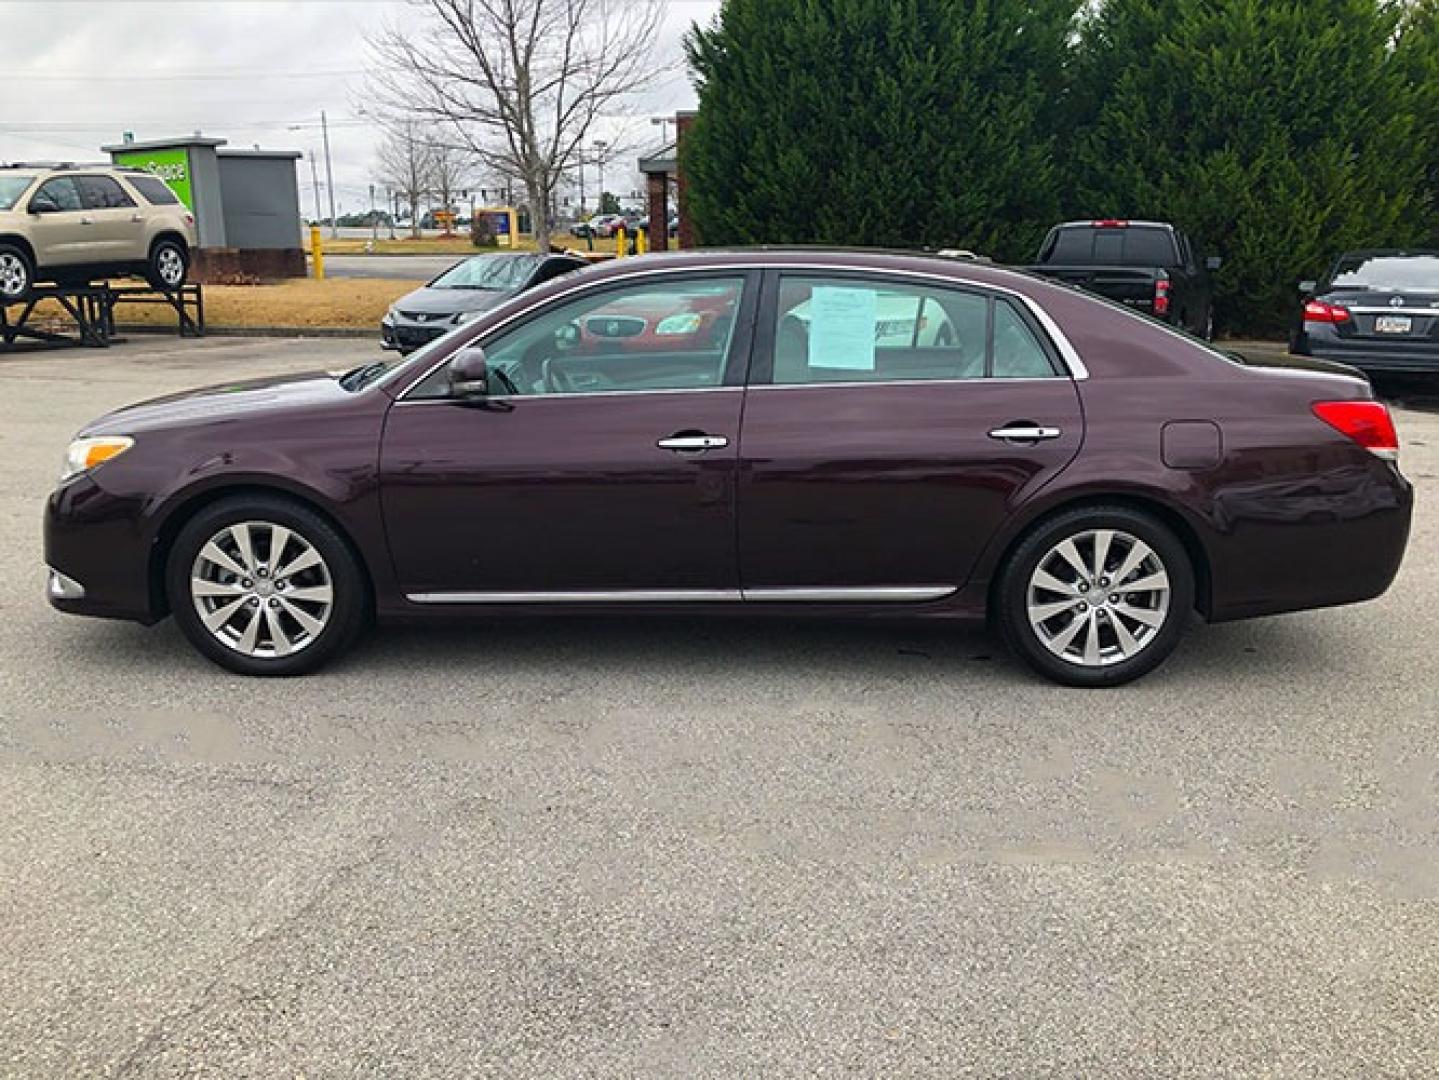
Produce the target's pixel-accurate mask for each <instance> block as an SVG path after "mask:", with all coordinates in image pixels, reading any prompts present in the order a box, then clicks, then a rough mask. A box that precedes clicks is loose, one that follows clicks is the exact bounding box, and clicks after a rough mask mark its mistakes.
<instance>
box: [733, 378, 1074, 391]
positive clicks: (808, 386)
mask: <svg viewBox="0 0 1439 1080" xmlns="http://www.w3.org/2000/svg"><path fill="white" fill-rule="evenodd" d="M1063 378H1064V376H1063V375H1058V374H1055V375H1035V376H1020V375H998V376H994V377H992V378H988V379H986V378H985V377H984V376H983V375H977V376H975V377H974V378H972V379H862V380H855V381H848V380H846V381H839V380H835V381H834V382H810V383H756V384H755V385H753V386H750V387H748V389H749V390H751V391H757V390H823V389H824V388H825V387H827V386H832V387H834V388H836V389H846V388H848V389H852V388H854V387H856V386H945V385H958V384H961V383H962V384H965V385H969V386H973V385H975V384H979V385H983V386H990V385H992V384H994V383H1055V382H1059V381H1060V380H1062V379H1063Z"/></svg>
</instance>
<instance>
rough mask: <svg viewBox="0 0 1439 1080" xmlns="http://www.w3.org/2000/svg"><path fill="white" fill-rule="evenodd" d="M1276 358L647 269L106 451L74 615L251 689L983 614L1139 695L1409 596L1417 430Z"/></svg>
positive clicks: (67, 480) (934, 285)
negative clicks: (357, 658) (660, 637)
mask: <svg viewBox="0 0 1439 1080" xmlns="http://www.w3.org/2000/svg"><path fill="white" fill-rule="evenodd" d="M901 324H903V325H901ZM941 330H943V331H944V332H943V333H941V332H940V331H941ZM1283 362H1284V363H1286V364H1289V365H1290V366H1284V367H1264V366H1256V365H1254V364H1252V363H1245V362H1241V361H1239V360H1238V359H1236V358H1235V357H1232V356H1229V355H1226V354H1224V353H1221V352H1218V351H1216V350H1215V349H1214V348H1212V347H1210V346H1209V345H1207V344H1205V343H1204V342H1201V341H1198V340H1196V339H1194V338H1190V337H1188V336H1186V335H1183V334H1181V333H1179V332H1176V331H1174V330H1172V329H1170V328H1168V327H1165V326H1163V325H1161V324H1159V323H1156V322H1154V321H1152V320H1150V319H1148V318H1146V317H1144V316H1142V315H1138V314H1135V313H1134V312H1131V311H1128V310H1126V309H1125V308H1123V307H1121V306H1118V305H1114V304H1111V303H1109V302H1107V301H1104V300H1100V299H1098V298H1096V297H1093V296H1090V295H1087V294H1084V293H1081V292H1078V291H1076V290H1072V289H1070V288H1068V287H1066V286H1062V285H1058V284H1055V283H1051V282H1047V281H1044V280H1041V279H1039V278H1035V277H1030V276H1028V275H1025V274H1022V273H1019V272H1015V271H1012V270H1005V269H1001V268H999V267H994V266H988V265H982V264H976V263H974V262H970V261H957V260H951V259H946V258H942V257H938V256H927V255H909V254H897V253H896V254H886V253H876V252H848V251H828V252H826V251H815V250H804V251H783V250H751V251H733V252H719V251H711V252H690V253H678V254H661V255H651V256H648V257H645V258H640V259H626V260H623V261H620V262H616V263H612V264H608V265H605V266H602V267H594V268H590V269H587V270H584V271H581V272H579V273H576V274H571V275H567V276H565V277H562V278H559V279H558V280H556V281H553V282H550V283H549V284H547V285H543V286H541V287H539V288H538V289H535V290H533V291H531V292H527V293H524V294H522V295H520V296H518V297H515V298H513V299H511V300H510V301H508V302H506V303H504V304H502V305H501V306H499V307H497V308H495V309H493V310H490V311H486V312H484V313H483V314H482V315H480V316H479V317H477V318H475V319H474V320H472V321H471V322H469V323H467V324H465V326H464V327H462V328H460V329H457V330H455V331H454V332H453V333H451V334H449V335H447V336H446V337H444V338H441V339H439V340H437V341H435V342H434V343H432V344H431V345H429V346H427V347H426V348H424V349H421V350H420V351H418V352H417V353H415V354H414V355H413V356H411V357H409V358H408V359H406V360H403V361H401V360H394V361H390V362H383V363H377V364H370V365H366V366H363V367H358V368H356V369H354V370H353V371H350V372H349V373H348V374H346V375H344V376H341V377H338V378H336V377H332V376H330V375H326V374H323V373H319V372H317V373H315V374H312V375H308V376H296V377H289V378H283V379H272V380H264V381H257V382H245V383H238V384H230V385H225V386H220V387H215V388H211V389H208V390H199V391H194V392H192V393H187V394H180V395H176V396H174V397H169V398H162V399H160V400H157V401H151V402H148V403H145V404H140V405H134V406H131V407H129V408H124V409H120V410H119V411H117V412H114V413H111V414H110V415H108V416H104V417H102V418H100V419H99V420H96V421H94V422H93V423H91V424H89V425H88V426H87V427H85V428H84V429H83V430H82V431H81V432H79V434H78V436H77V437H76V439H75V441H74V442H73V443H72V444H71V446H70V448H69V452H68V453H67V455H66V458H65V467H64V474H63V477H62V479H61V481H60V484H59V487H58V488H57V489H56V491H55V492H54V493H53V494H52V495H51V497H50V500H49V504H48V509H47V516H46V528H45V557H46V560H47V562H48V564H49V586H48V588H49V596H50V599H51V602H52V603H53V604H54V606H55V607H57V608H59V609H60V610H62V611H67V612H74V613H77V614H84V615H100V616H108V617H114V618H123V619H132V620H135V621H137V622H141V623H147V624H148V623H154V622H155V621H157V620H159V619H162V618H164V617H165V616H166V615H173V616H174V617H175V618H176V620H177V621H178V622H179V624H180V626H181V628H182V630H183V631H184V633H185V634H186V636H187V637H188V638H189V639H190V641H191V642H193V643H194V645H195V647H196V648H197V649H199V651H200V652H202V653H203V654H205V655H206V656H208V657H209V658H210V659H212V660H214V661H215V662H217V663H219V664H221V665H222V666H224V667H226V668H229V669H231V670H233V671H237V672H243V673H247V674H255V675H292V674H297V673H301V672H307V671H311V670H313V669H315V668H318V667H320V666H321V665H322V664H324V663H325V662H326V661H329V660H332V659H333V658H335V657H336V656H338V655H339V654H340V653H342V652H343V651H344V650H345V649H346V648H347V647H348V646H350V645H351V644H352V643H353V642H354V641H355V639H356V638H357V636H358V635H359V634H360V633H361V631H362V630H363V628H364V627H365V626H366V625H367V624H368V623H369V622H370V621H371V619H372V618H379V619H381V620H400V619H422V618H430V619H440V618H447V617H450V618H452V617H459V616H466V615H473V614H474V613H476V612H483V613H485V614H487V615H496V614H533V613H535V612H546V613H552V614H556V615H558V614H573V613H580V612H583V613H595V612H601V613H607V614H618V613H621V612H625V613H629V612H643V613H647V614H654V613H668V614H674V615H680V616H684V617H698V616H707V615H716V614H733V613H745V614H754V613H764V614H770V615H777V616H789V617H793V616H799V615H807V616H808V615H832V616H845V617H861V616H864V617H870V616H872V617H892V618H895V617H905V618H916V617H918V618H933V619H951V620H979V619H985V618H988V619H989V620H990V621H991V622H992V623H993V624H994V625H995V626H996V627H997V628H998V630H999V631H1000V632H1001V633H1002V635H1003V636H1004V638H1005V640H1006V641H1008V643H1009V644H1010V646H1011V647H1012V649H1013V651H1014V652H1015V653H1016V654H1017V655H1018V656H1020V657H1021V658H1023V659H1024V660H1025V661H1026V662H1027V663H1028V664H1029V665H1031V666H1032V667H1033V668H1034V669H1036V670H1037V671H1039V672H1041V673H1043V674H1044V675H1046V676H1048V677H1050V678H1052V679H1055V680H1058V681H1060V682H1062V683H1068V684H1072V685H1077V686H1112V685H1116V684H1119V683H1123V682H1126V681H1128V680H1131V679H1134V678H1136V677H1138V676H1140V675H1142V674H1144V673H1146V672H1148V671H1150V670H1151V669H1153V668H1154V667H1155V666H1156V665H1158V664H1159V663H1160V662H1161V661H1162V660H1163V659H1164V658H1165V657H1166V656H1167V655H1169V653H1170V652H1171V651H1172V650H1173V649H1174V647H1175V645H1176V643H1177V642H1178V640H1179V638H1180V636H1181V634H1182V633H1183V631H1184V630H1185V628H1186V626H1187V625H1188V624H1189V623H1190V622H1191V621H1192V616H1193V615H1194V614H1195V613H1198V615H1199V616H1200V617H1201V618H1202V619H1204V620H1208V621H1210V622H1221V621H1225V620H1230V619H1240V618H1246V617H1250V616H1256V615H1269V614H1273V613H1276V612H1285V611H1295V610H1298V609H1302V608H1314V607H1321V606H1327V605H1336V604H1348V603H1352V602H1355V601H1361V600H1367V599H1370V598H1372V597H1375V596H1378V595H1379V594H1380V593H1382V592H1384V590H1385V589H1386V588H1387V587H1388V586H1389V584H1390V582H1391V581H1392V580H1393V578H1394V575H1395V573H1396V572H1397V570H1398V568H1399V564H1400V560H1401V558H1402V556H1403V553H1404V547H1405V543H1406V540H1407V537H1408V532H1409V520H1410V512H1411V504H1412V497H1413V496H1412V491H1411V488H1410V485H1409V484H1408V482H1406V480H1405V479H1404V477H1403V476H1402V475H1401V474H1400V472H1399V468H1398V464H1397V458H1398V452H1399V446H1398V440H1397V437H1396V434H1395V430H1394V425H1393V423H1392V421H1391V419H1390V416H1389V413H1388V411H1387V410H1386V409H1385V407H1384V406H1383V405H1382V404H1380V403H1378V402H1376V401H1374V400H1373V398H1372V396H1371V393H1370V388H1369V384H1368V383H1367V382H1366V381H1365V379H1364V378H1363V377H1362V376H1360V375H1358V374H1357V373H1356V372H1354V371H1353V370H1352V369H1349V368H1345V367H1342V366H1339V365H1326V364H1322V363H1316V362H1310V363H1309V364H1307V366H1303V367H1298V366H1292V365H1293V364H1294V363H1303V362H1302V361H1293V360H1292V358H1291V359H1290V360H1288V361H1283Z"/></svg>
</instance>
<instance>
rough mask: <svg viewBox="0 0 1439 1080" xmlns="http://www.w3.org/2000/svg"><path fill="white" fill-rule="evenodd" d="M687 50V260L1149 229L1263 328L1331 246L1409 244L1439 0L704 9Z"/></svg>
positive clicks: (743, 0)
mask: <svg viewBox="0 0 1439 1080" xmlns="http://www.w3.org/2000/svg"><path fill="white" fill-rule="evenodd" d="M686 51H687V54H688V58H689V62H690V66H691V68H692V71H693V73H694V77H695V81H696V85H697V87H698V90H699V97H700V107H699V114H698V116H697V117H696V120H695V123H694V127H693V128H692V130H691V132H690V134H689V135H688V136H687V137H686V139H685V140H684V144H683V147H682V157H683V167H684V168H685V169H686V171H687V174H688V177H689V182H690V188H689V190H690V203H689V210H690V213H691V215H692V218H693V221H694V223H695V225H696V228H697V231H698V233H699V236H700V238H701V240H702V242H703V243H706V244H711V245H715V244H758V243H819V244H857V245H875V246H897V247H917V246H932V247H964V248H971V249H973V250H976V251H981V252H984V253H986V254H990V255H993V256H994V257H996V258H997V259H1000V260H1003V261H1006V262H1018V263H1024V262H1028V261H1032V260H1033V258H1034V254H1035V251H1036V250H1037V248H1038V244H1039V240H1040V239H1041V237H1042V236H1043V234H1044V232H1045V231H1046V230H1047V229H1048V227H1049V226H1050V225H1052V224H1053V223H1054V222H1056V221H1058V220H1060V219H1062V218H1068V217H1074V218H1089V217H1130V218H1156V219H1160V220H1166V221H1173V222H1174V223H1176V224H1177V225H1179V226H1181V227H1182V228H1184V229H1186V230H1187V231H1189V232H1190V234H1191V235H1192V236H1194V238H1195V240H1196V243H1197V245H1198V246H1199V247H1200V248H1201V250H1202V251H1203V252H1204V253H1206V254H1219V255H1222V256H1223V257H1224V260H1225V263H1224V268H1223V269H1222V270H1221V271H1220V273H1219V275H1218V281H1217V285H1216V288H1217V314H1218V318H1219V322H1220V324H1221V328H1223V329H1227V330H1229V331H1231V332H1236V333H1256V332H1262V333H1275V332H1278V331H1280V330H1282V329H1283V327H1284V324H1285V321H1286V320H1287V318H1288V317H1289V316H1290V314H1291V312H1292V309H1293V304H1294V301H1295V299H1296V294H1295V291H1294V288H1295V283H1296V282H1297V281H1298V280H1299V279H1300V278H1302V277H1313V276H1316V275H1317V274H1318V273H1319V272H1321V271H1322V270H1323V269H1324V267H1325V266H1326V265H1327V264H1328V262H1329V261H1330V260H1331V258H1332V257H1333V255H1334V254H1336V253H1337V252H1338V251H1339V250H1341V249H1344V248H1354V247H1368V246H1375V247H1377V246H1391V245H1393V246H1415V245H1419V244H1422V243H1425V242H1427V241H1429V240H1430V239H1431V237H1432V233H1433V226H1434V222H1435V213H1434V207H1435V200H1434V197H1433V194H1434V191H1435V185H1436V183H1439V0H1419V3H1417V4H1399V3H1390V2H1386V0H1103V2H1102V3H1100V4H1098V5H1093V4H1082V5H1081V3H1079V2H1078V0H726V2H725V4H724V6H723V8H722V9H721V11H720V13H719V14H718V15H717V16H716V18H715V20H714V22H713V23H711V24H710V25H709V26H708V27H706V28H697V29H695V30H694V31H692V32H691V34H690V35H689V37H688V38H687V41H686Z"/></svg>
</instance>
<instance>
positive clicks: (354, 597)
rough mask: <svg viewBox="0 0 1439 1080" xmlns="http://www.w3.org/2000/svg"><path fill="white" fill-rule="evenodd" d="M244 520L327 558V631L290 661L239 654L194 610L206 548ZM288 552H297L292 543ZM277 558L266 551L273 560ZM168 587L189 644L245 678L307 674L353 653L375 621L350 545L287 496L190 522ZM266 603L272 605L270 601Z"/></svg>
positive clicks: (254, 498)
mask: <svg viewBox="0 0 1439 1080" xmlns="http://www.w3.org/2000/svg"><path fill="white" fill-rule="evenodd" d="M245 522H264V523H273V524H275V525H279V526H283V527H284V528H285V529H288V530H290V532H292V533H293V534H295V536H297V537H298V538H299V540H300V541H302V542H303V543H306V544H308V545H310V546H311V547H312V548H314V549H315V551H317V552H318V553H319V555H320V556H321V558H322V559H323V566H324V569H325V571H326V572H327V575H328V584H329V587H330V589H331V592H332V600H331V607H330V609H329V611H328V618H327V621H326V622H325V624H324V627H323V629H322V630H320V631H319V632H318V633H317V634H314V635H313V636H311V637H309V639H308V640H307V641H306V642H305V643H304V644H303V645H302V646H300V647H299V648H298V649H296V651H294V652H291V653H289V655H285V656H263V655H247V654H246V653H244V652H240V651H237V648H235V647H232V646H231V645H227V644H226V643H225V642H224V641H221V640H220V639H219V638H218V637H217V636H216V634H215V633H212V632H211V631H210V630H209V629H208V628H207V627H206V626H205V624H204V622H203V621H202V619H201V615H200V612H199V611H197V610H196V599H195V597H194V596H193V595H192V591H191V578H192V573H193V570H194V567H195V566H196V560H197V557H198V556H199V554H200V551H201V549H202V548H204V547H205V545H206V544H207V543H208V542H209V541H210V540H211V538H213V537H215V536H217V534H219V533H220V532H221V531H222V530H224V529H226V528H227V527H229V526H232V525H237V524H241V523H245ZM270 535H271V536H272V537H273V534H270ZM290 543H294V541H293V540H292V541H290ZM286 550H295V549H294V548H292V547H289V546H288V545H287V547H286ZM274 554H275V553H274V552H269V553H268V555H269V556H271V557H273V555H274ZM256 555H257V556H259V551H258V550H257V551H256ZM261 574H262V575H263V574H264V568H263V567H262V568H261ZM297 576H298V575H297ZM165 589H166V594H167V596H168V597H169V601H170V611H171V612H172V613H173V614H174V616H175V621H176V622H177V623H179V625H180V629H181V630H182V631H183V632H184V634H185V636H186V637H187V638H189V640H190V643H191V644H192V645H194V646H195V648H196V649H198V650H199V651H200V652H201V653H202V654H203V655H205V656H206V657H208V658H209V659H210V660H212V661H214V662H215V663H216V664H219V665H220V666H221V667H223V668H227V669H228V670H230V671H234V672H237V673H239V674H241V675H304V674H307V673H309V672H311V671H315V670H316V669H318V668H320V667H322V666H323V665H324V664H326V663H328V662H329V661H330V660H333V659H334V658H335V657H337V656H339V655H340V654H341V653H343V652H344V651H345V650H347V649H348V648H350V646H351V645H353V644H354V642H355V640H356V639H357V638H358V637H359V635H360V634H361V632H362V631H363V630H364V629H365V627H366V625H368V623H369V619H370V611H371V596H370V587H369V582H368V579H367V578H366V576H365V573H364V571H363V569H362V568H361V566H360V563H359V560H358V559H357V558H356V556H355V554H354V552H353V551H352V550H351V548H350V545H349V544H348V543H346V541H345V539H344V537H342V536H341V535H340V534H339V533H338V532H337V531H336V530H335V527H334V526H333V525H331V524H330V523H329V522H328V521H327V520H326V519H325V518H323V517H321V516H320V515H319V514H317V513H316V512H315V511H314V510H312V509H310V508H309V507H308V506H306V505H304V504H303V503H301V502H298V501H295V500H292V499H288V498H285V497H283V496H275V495H264V494H254V495H239V496H235V497H232V498H227V499H223V500H221V501H220V502H217V503H215V504H213V505H211V506H207V507H205V508H204V509H203V510H201V511H200V512H199V513H198V514H196V515H195V516H194V517H193V518H191V519H190V520H189V521H188V522H186V523H185V525H184V527H183V528H181V530H180V532H179V535H178V536H176V538H175V542H174V544H172V545H171V548H170V552H169V555H168V558H167V559H166V564H165ZM277 597H278V593H277ZM246 603H247V604H249V603H252V601H246ZM264 603H270V605H271V606H274V604H273V603H272V602H271V601H264ZM256 606H258V605H256ZM310 610H312V611H313V610H314V609H310ZM262 613H263V612H261V611H256V612H255V613H254V614H253V615H252V616H251V617H252V618H254V619H257V620H258V619H259V617H260V615H261V614H262ZM261 633H262V634H266V633H268V630H262V631H261Z"/></svg>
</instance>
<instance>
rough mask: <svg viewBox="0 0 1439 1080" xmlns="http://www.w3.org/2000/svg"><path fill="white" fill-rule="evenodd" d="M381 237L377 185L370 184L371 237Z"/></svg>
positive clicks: (374, 238) (375, 238)
mask: <svg viewBox="0 0 1439 1080" xmlns="http://www.w3.org/2000/svg"><path fill="white" fill-rule="evenodd" d="M379 238H380V218H379V215H378V214H376V213H375V185H374V184H371V185H370V239H371V240H378V239H379Z"/></svg>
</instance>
